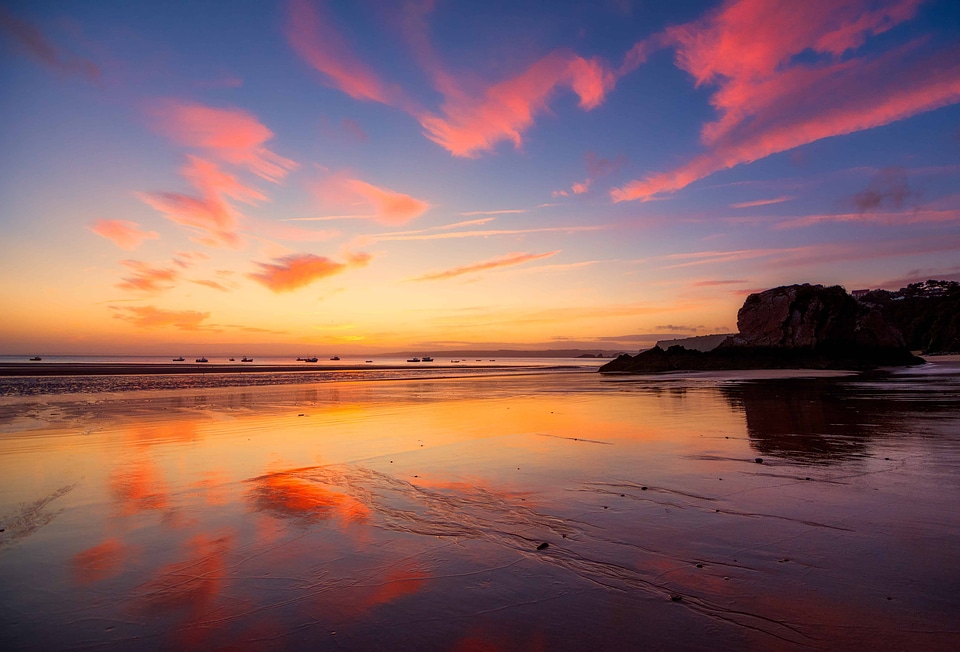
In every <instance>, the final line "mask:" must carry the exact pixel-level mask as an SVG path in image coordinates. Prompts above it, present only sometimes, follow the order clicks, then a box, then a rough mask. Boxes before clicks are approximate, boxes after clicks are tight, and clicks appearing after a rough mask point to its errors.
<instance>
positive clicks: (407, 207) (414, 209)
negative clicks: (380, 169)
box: [345, 179, 430, 225]
mask: <svg viewBox="0 0 960 652" xmlns="http://www.w3.org/2000/svg"><path fill="white" fill-rule="evenodd" d="M345 184H346V187H347V188H348V189H349V190H350V191H352V192H353V193H354V194H356V195H357V196H359V197H361V198H362V199H363V201H365V202H366V203H367V204H368V205H370V206H372V207H373V209H374V210H375V211H376V212H375V217H374V219H375V220H377V221H378V222H382V223H383V224H398V225H399V224H406V223H407V222H411V221H413V220H415V219H416V218H418V217H420V216H421V215H423V214H424V213H425V212H426V211H427V209H429V208H430V204H428V203H427V202H425V201H421V200H419V199H416V198H414V197H411V196H410V195H405V194H403V193H401V192H396V191H394V190H390V189H389V188H380V187H378V186H375V185H373V184H372V183H367V182H366V181H361V180H360V179H347V180H346V181H345Z"/></svg>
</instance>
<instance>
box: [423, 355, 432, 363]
mask: <svg viewBox="0 0 960 652" xmlns="http://www.w3.org/2000/svg"><path fill="white" fill-rule="evenodd" d="M421 360H422V361H423V362H433V358H431V357H430V356H429V355H425V356H423V358H421Z"/></svg>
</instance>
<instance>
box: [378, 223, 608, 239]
mask: <svg viewBox="0 0 960 652" xmlns="http://www.w3.org/2000/svg"><path fill="white" fill-rule="evenodd" d="M605 228H607V225H605V224H597V225H591V226H545V227H541V228H538V229H489V230H484V231H454V232H452V233H426V234H413V235H410V234H389V233H384V234H381V235H371V236H366V237H367V238H369V239H370V240H372V241H375V242H381V241H383V242H389V241H394V242H395V241H405V240H451V239H455V238H486V237H490V236H498V235H524V234H527V233H579V232H581V231H600V230H602V229H605Z"/></svg>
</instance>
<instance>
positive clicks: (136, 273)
mask: <svg viewBox="0 0 960 652" xmlns="http://www.w3.org/2000/svg"><path fill="white" fill-rule="evenodd" d="M120 264H121V265H123V266H124V267H126V268H128V269H130V270H132V275H131V276H124V277H123V278H122V279H121V281H122V282H120V283H117V287H118V288H120V289H121V290H131V291H137V292H146V293H148V294H156V293H158V292H161V291H163V290H169V289H170V288H171V287H173V285H171V284H172V283H173V282H174V281H176V280H177V277H178V274H177V272H176V271H175V270H172V269H169V268H159V267H150V265H148V264H146V263H143V262H140V261H139V260H122V261H120Z"/></svg>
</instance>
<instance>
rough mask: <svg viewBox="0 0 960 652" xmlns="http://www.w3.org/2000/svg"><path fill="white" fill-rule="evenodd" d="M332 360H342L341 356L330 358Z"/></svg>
mask: <svg viewBox="0 0 960 652" xmlns="http://www.w3.org/2000/svg"><path fill="white" fill-rule="evenodd" d="M330 359H331V360H339V359H340V356H339V355H335V356H333V357H332V358H330Z"/></svg>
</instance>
